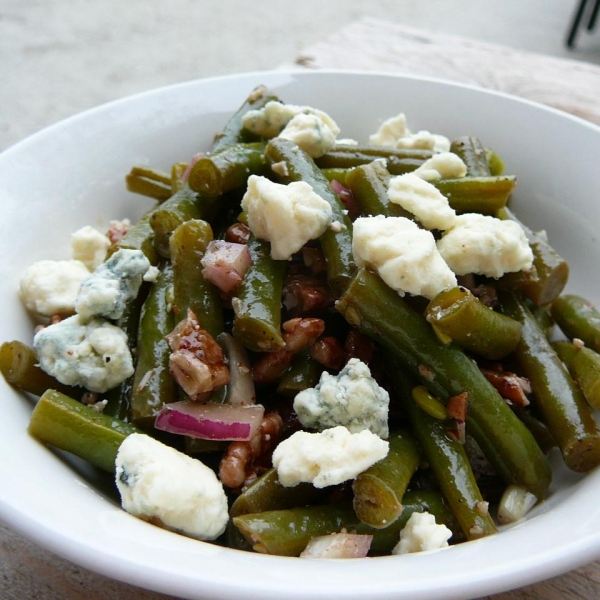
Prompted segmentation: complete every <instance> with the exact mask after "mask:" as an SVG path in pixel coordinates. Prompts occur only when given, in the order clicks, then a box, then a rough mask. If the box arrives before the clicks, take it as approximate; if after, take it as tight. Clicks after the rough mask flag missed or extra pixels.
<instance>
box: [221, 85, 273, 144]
mask: <svg viewBox="0 0 600 600" xmlns="http://www.w3.org/2000/svg"><path fill="white" fill-rule="evenodd" d="M277 99H278V98H277V96H275V95H274V94H271V93H269V91H268V90H267V88H266V87H265V86H264V85H260V86H258V87H256V88H255V89H254V90H253V91H252V93H251V94H250V95H249V96H248V98H247V99H246V101H245V102H244V103H243V104H242V106H240V108H239V109H238V110H237V112H236V113H235V114H234V115H233V116H232V117H231V118H230V119H229V121H228V122H227V124H226V125H225V127H224V129H223V131H222V132H221V133H219V134H217V135H216V136H215V140H214V143H213V146H212V148H211V152H213V153H215V152H219V151H220V150H222V149H223V148H226V147H227V146H231V145H232V144H237V143H239V142H242V143H245V142H255V141H258V139H257V136H256V135H255V134H253V133H250V132H249V131H248V130H247V129H245V128H244V126H243V125H242V119H243V117H244V115H245V114H246V113H247V112H248V111H250V110H259V109H261V108H262V107H263V106H265V104H267V102H270V101H271V100H277Z"/></svg>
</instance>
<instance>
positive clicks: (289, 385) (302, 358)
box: [277, 350, 323, 396]
mask: <svg viewBox="0 0 600 600" xmlns="http://www.w3.org/2000/svg"><path fill="white" fill-rule="evenodd" d="M322 372H323V367H322V366H321V364H320V363H318V362H317V361H316V360H315V359H314V358H311V356H310V353H309V351H308V350H302V351H301V352H298V353H297V354H296V356H295V357H294V360H293V361H292V364H291V365H290V368H289V369H288V370H287V371H286V372H285V373H284V374H283V375H282V376H281V378H280V380H279V384H278V385H277V393H278V394H283V395H285V396H295V395H296V394H297V393H298V392H302V391H303V390H306V389H308V388H312V387H315V385H317V383H318V381H319V377H320V376H321V373H322Z"/></svg>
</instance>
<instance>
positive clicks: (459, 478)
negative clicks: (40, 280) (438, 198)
mask: <svg viewBox="0 0 600 600" xmlns="http://www.w3.org/2000/svg"><path fill="white" fill-rule="evenodd" d="M271 100H277V98H276V97H275V96H274V95H273V94H271V93H270V92H268V91H267V90H265V89H263V88H259V89H257V90H255V91H254V92H253V93H252V94H251V95H250V96H249V98H248V99H247V101H246V102H245V103H244V104H243V105H242V107H241V108H240V110H239V111H238V112H237V113H236V114H235V115H234V116H233V117H232V118H231V119H230V121H229V122H228V123H227V124H226V125H225V127H224V129H223V132H222V133H220V134H219V135H218V136H217V137H216V139H215V141H214V144H213V146H212V148H211V149H210V152H209V153H207V154H205V155H202V156H200V157H197V160H194V161H192V162H191V163H189V164H186V163H177V164H175V165H173V166H172V173H171V174H166V173H162V172H161V171H159V170H155V169H152V168H147V167H134V168H133V169H132V170H131V172H130V173H129V174H128V175H127V186H128V189H129V190H131V191H133V192H136V193H139V194H143V195H146V196H150V197H153V198H155V199H156V200H157V204H156V206H155V207H154V208H152V209H151V210H150V211H148V212H147V213H146V214H145V215H144V216H143V217H142V218H141V219H140V220H139V221H138V222H137V223H135V224H133V225H132V226H131V228H130V229H129V230H128V232H127V233H126V234H125V235H124V236H123V237H122V238H121V239H120V240H119V241H117V242H115V243H114V244H113V246H112V247H111V248H110V250H109V253H108V254H109V256H110V255H112V254H114V252H116V251H118V250H119V249H136V250H141V251H142V252H143V253H144V255H145V256H146V257H147V258H148V260H149V261H150V263H151V264H152V265H156V266H157V267H158V268H159V270H160V273H159V275H158V278H157V279H156V281H155V282H154V283H152V284H144V286H143V287H142V288H141V291H140V294H139V296H138V297H137V298H135V299H134V300H133V301H131V302H130V303H129V305H128V306H127V310H126V312H125V314H124V315H123V317H122V318H121V319H120V320H119V321H118V323H117V324H118V325H119V326H120V327H121V328H122V329H123V330H124V331H125V332H126V333H127V336H128V339H129V344H130V347H131V348H132V349H135V352H134V357H135V360H136V365H135V373H134V375H133V376H132V377H131V378H129V379H128V380H126V381H125V382H123V383H122V384H121V385H119V386H118V387H116V388H114V389H112V390H110V391H108V392H107V393H106V394H105V395H103V396H102V397H103V398H105V399H106V400H107V403H106V406H105V407H104V410H103V411H102V412H98V411H96V410H93V409H92V408H90V407H88V406H87V405H86V404H85V403H84V402H82V401H81V399H82V398H83V397H85V394H86V390H83V389H79V388H74V387H72V386H68V385H64V384H63V383H60V382H59V381H57V380H56V379H55V378H54V377H52V376H51V375H48V374H47V373H45V372H44V371H42V370H41V369H40V367H39V366H38V365H37V356H36V352H35V350H34V349H33V348H32V347H29V346H28V345H26V344H24V343H22V342H19V341H11V342H5V343H4V344H2V346H1V348H0V369H1V370H2V373H3V375H4V377H5V378H6V380H7V381H8V382H9V383H11V384H12V385H13V386H15V387H16V388H19V389H21V390H23V391H25V392H28V393H30V394H32V395H34V396H40V399H39V401H38V402H37V404H36V407H35V409H34V412H33V415H32V419H31V423H30V427H29V431H30V433H31V434H32V435H33V436H35V437H36V438H38V439H40V440H42V441H43V442H45V443H47V444H49V445H51V446H54V447H57V448H60V449H63V450H66V451H68V452H71V453H73V454H75V455H77V456H80V457H83V458H85V459H87V460H88V461H89V462H90V463H91V464H92V465H94V466H96V467H98V468H100V469H103V470H106V471H108V472H113V471H114V469H115V457H116V454H117V451H118V449H119V446H120V444H121V443H122V442H123V440H124V439H125V438H126V437H127V436H129V435H130V434H132V433H134V432H140V431H142V432H145V433H148V434H150V435H152V436H155V437H158V438H159V439H161V440H163V441H165V442H167V443H169V444H171V445H173V446H175V447H176V448H178V449H180V450H182V451H184V452H186V453H188V454H191V455H193V456H195V457H198V458H199V459H200V460H202V462H204V463H205V464H207V465H209V466H211V467H212V468H214V469H215V471H217V472H219V469H220V468H221V469H222V468H223V462H222V461H224V460H226V457H227V456H228V453H229V455H231V453H234V452H238V451H239V452H242V451H247V452H250V450H249V445H248V443H246V442H228V441H211V440H200V439H192V438H185V437H182V436H175V435H171V434H165V433H164V432H160V431H157V430H156V429H154V421H155V418H156V415H157V413H158V411H159V410H160V409H161V408H162V407H164V406H165V405H167V404H170V403H173V402H175V401H178V400H181V399H182V398H184V397H185V394H183V392H182V390H181V388H180V387H179V386H178V385H177V382H176V381H175V379H174V378H173V377H172V376H171V373H170V371H169V354H170V352H171V351H170V349H169V344H168V342H167V336H169V334H170V333H171V332H172V331H173V329H174V328H175V327H176V325H177V323H178V322H179V321H180V320H181V319H183V318H184V317H185V315H187V314H189V311H191V312H192V313H194V314H195V315H196V316H197V318H198V321H199V322H200V324H201V326H202V328H203V329H204V330H205V331H206V332H207V333H208V334H209V335H210V336H212V338H214V339H217V338H218V339H219V342H220V343H221V344H222V345H223V344H224V342H223V341H222V340H223V338H221V337H220V336H221V334H223V332H226V333H228V334H231V335H232V336H233V339H234V340H235V341H237V343H241V344H242V345H243V347H244V348H245V351H246V352H247V353H248V355H249V359H248V360H249V362H250V363H251V365H252V367H253V372H254V380H255V383H256V390H257V402H258V403H260V404H262V405H264V406H265V409H266V413H265V419H267V421H268V419H271V420H272V422H273V423H275V425H274V430H273V431H274V432H275V433H274V434H273V437H272V439H270V440H269V439H268V438H266V437H265V438H263V439H262V440H261V444H259V445H260V446H261V447H260V448H259V449H258V450H257V449H256V448H254V449H253V450H252V452H250V454H251V456H250V459H249V460H248V461H247V463H245V467H246V469H245V470H243V473H242V475H243V476H242V478H241V480H239V481H237V482H236V483H235V484H231V485H229V487H228V489H227V493H228V496H229V499H230V523H229V526H228V529H227V532H226V534H225V535H224V536H222V537H221V538H219V539H218V540H217V541H216V543H220V544H224V545H228V546H230V547H233V548H238V549H243V550H254V551H258V552H263V553H268V554H276V555H286V556H298V555H300V553H301V552H302V551H303V550H304V548H305V547H306V545H307V544H308V542H309V541H310V540H311V539H312V538H315V537H318V536H323V535H327V534H330V533H334V532H340V531H342V530H344V529H345V530H346V531H348V532H354V533H358V534H369V535H372V536H373V541H372V544H371V548H370V555H381V554H389V553H390V552H391V551H392V549H393V548H394V546H395V545H396V543H397V542H398V537H399V532H400V530H401V529H402V528H403V527H404V525H405V524H406V522H407V521H408V519H409V517H410V515H411V514H412V513H414V512H422V511H425V510H426V511H429V512H430V513H432V514H434V515H435V517H436V521H437V522H438V523H444V524H445V525H446V526H447V527H448V528H449V529H450V530H451V531H452V533H453V537H452V540H451V543H457V542H460V541H463V540H472V539H476V538H480V537H482V536H487V535H491V534H495V533H496V532H497V520H496V519H495V507H496V506H498V503H500V505H501V507H502V508H503V509H506V508H507V507H506V506H505V505H503V503H506V500H505V499H503V493H504V492H505V490H506V489H507V488H508V489H510V490H513V491H514V490H515V489H516V490H518V491H519V492H520V493H522V494H523V495H529V496H530V497H532V498H533V503H535V502H538V503H539V502H542V501H543V500H544V499H545V498H546V496H547V494H548V489H549V486H550V483H551V478H552V473H551V469H550V466H549V462H548V459H547V454H548V452H550V451H553V450H554V449H558V450H559V451H560V453H561V454H562V456H563V458H564V462H565V464H566V466H567V467H568V468H570V469H572V470H574V471H577V472H588V471H590V470H591V469H593V468H594V467H595V466H597V465H598V463H599V462H600V436H599V434H598V429H597V425H596V420H595V418H594V415H593V408H600V354H599V353H600V313H599V312H598V311H597V310H596V309H595V308H594V307H593V306H591V304H590V303H589V302H588V301H586V300H585V299H583V298H580V297H578V296H574V295H561V293H562V291H563V289H564V286H565V284H566V281H567V277H568V266H567V263H566V262H565V261H564V259H562V258H561V257H560V256H559V255H558V254H557V253H556V251H555V250H554V249H553V248H552V247H551V246H550V244H549V243H548V241H547V239H546V238H545V237H544V236H543V235H540V234H537V233H535V232H532V231H530V230H529V229H527V228H526V227H525V226H524V225H522V227H523V228H524V230H525V232H526V235H527V238H528V241H529V244H530V247H531V249H532V251H533V255H534V263H533V264H534V266H533V268H532V269H531V270H529V271H527V272H523V271H521V272H518V273H509V274H506V275H503V276H502V277H500V278H498V279H491V278H485V277H483V276H465V277H462V278H460V279H459V282H460V283H461V285H460V286H459V287H456V288H453V289H451V290H447V291H445V292H442V293H440V294H439V295H437V296H436V297H435V298H433V300H431V301H429V302H428V301H427V300H426V299H424V298H422V297H414V296H413V297H410V296H405V297H401V296H400V295H399V294H397V293H396V292H395V291H394V290H392V289H391V288H390V287H388V285H386V283H384V282H383V280H382V279H381V278H380V277H379V275H378V274H377V273H375V272H373V271H371V270H369V269H367V268H365V267H357V265H356V262H355V260H354V257H353V252H352V222H353V220H354V219H355V218H356V217H357V216H361V215H384V216H392V217H398V216H404V217H408V218H413V217H412V216H411V215H410V214H408V213H407V212H406V211H405V210H404V209H402V208H400V207H399V206H398V205H397V204H393V203H391V202H390V201H389V199H388V195H387V187H388V183H389V181H390V178H391V177H393V176H395V175H398V174H404V173H409V172H411V171H413V170H415V169H416V168H418V167H419V166H420V165H421V164H423V162H424V161H425V160H427V159H428V158H430V157H431V156H432V152H430V151H428V150H401V149H394V148H386V147H383V146H360V145H358V146H355V145H345V144H337V145H336V146H335V147H334V149H333V150H331V151H329V152H327V153H325V154H324V155H323V156H321V157H319V158H316V159H313V158H311V157H310V156H309V155H308V154H307V153H306V152H304V151H303V150H302V149H300V148H299V147H298V146H297V145H295V144H294V143H293V142H290V141H288V140H285V139H281V138H279V137H275V138H272V139H262V138H260V137H258V136H257V135H254V134H252V133H251V132H249V131H248V130H246V129H244V127H243V125H242V118H243V115H244V114H246V113H247V112H248V111H249V110H254V109H259V108H261V107H263V106H265V104H266V103H267V102H268V101H271ZM451 151H452V152H453V153H455V154H457V155H458V156H460V157H461V159H462V160H463V162H464V163H465V165H466V166H467V174H466V176H465V177H463V178H460V179H458V178H456V179H441V180H439V181H436V182H435V183H434V184H435V186H436V187H437V188H438V190H440V191H441V192H442V193H443V194H444V195H445V196H447V197H448V199H449V202H450V205H451V207H452V208H453V209H455V210H456V211H457V213H459V214H461V213H469V212H478V213H481V214H485V215H492V216H495V217H498V218H500V219H510V220H513V221H516V217H515V215H514V214H513V213H512V212H511V210H510V209H509V208H508V206H507V203H508V200H509V198H510V194H511V193H512V191H513V189H514V187H515V184H516V178H515V177H514V176H511V175H504V174H502V169H503V167H502V162H501V160H500V159H499V157H498V156H496V155H495V154H494V153H493V152H491V151H490V150H487V149H486V148H485V147H484V145H483V144H482V143H481V142H480V140H479V139H477V138H474V137H464V138H460V139H458V140H455V141H454V142H453V143H452V145H451ZM273 165H277V168H275V167H274V168H272V166H273ZM282 165H283V167H282ZM252 174H254V175H263V176H266V177H268V178H270V179H272V180H274V181H276V182H278V183H281V184H289V183H292V182H297V181H303V182H307V183H308V184H309V185H310V186H311V187H312V189H313V190H314V191H315V192H316V193H317V194H318V195H319V196H320V197H321V198H322V199H324V200H325V201H326V202H327V203H328V204H329V205H330V207H331V210H332V215H333V219H334V220H335V221H338V222H339V223H340V224H341V226H340V227H338V228H336V229H333V228H328V229H326V231H325V233H323V235H321V236H320V238H319V239H318V241H316V242H311V243H309V244H308V245H307V246H306V247H305V248H304V249H303V251H302V252H301V253H298V254H297V255H295V256H294V257H293V259H292V260H290V261H285V260H274V259H273V258H271V256H270V252H269V243H268V242H267V241H264V240H261V239H259V238H258V237H256V236H254V235H252V234H251V232H249V230H248V228H247V226H246V224H245V215H244V214H243V213H241V208H240V200H241V197H242V195H243V194H244V192H245V190H246V182H247V180H248V177H249V176H250V175H252ZM334 181H335V184H333V183H332V182H334ZM213 239H228V240H235V241H242V242H243V243H245V244H247V246H248V249H249V252H250V256H251V258H252V262H251V266H250V268H249V269H248V271H247V272H246V274H245V276H244V278H243V280H242V282H241V283H240V284H239V287H238V288H237V289H236V291H235V298H234V299H233V300H232V298H233V296H232V294H224V293H220V292H219V290H218V289H217V288H216V287H215V286H214V285H213V284H212V283H210V282H209V281H207V280H206V279H205V277H204V275H203V272H202V265H201V264H200V259H201V258H202V256H203V255H204V253H205V251H206V248H207V246H208V244H209V243H210V242H211V241H212V240H213ZM290 298H291V299H293V302H290V301H289V300H290ZM282 301H283V302H282ZM293 319H306V320H312V321H311V322H313V324H314V322H316V321H319V323H321V330H320V333H319V335H318V336H316V338H315V339H312V340H311V341H310V342H309V343H308V345H306V346H305V347H299V348H295V347H294V348H291V347H290V343H289V336H288V333H287V331H288V330H287V329H286V327H287V325H286V324H288V323H289V322H290V320H293ZM556 324H557V325H558V326H559V327H560V330H561V331H562V332H563V333H564V336H565V337H566V338H568V340H565V339H562V340H558V339H556V340H555V339H554V337H553V336H555V333H556V328H555V325H556ZM349 357H358V358H361V359H362V360H363V361H364V362H367V363H368V364H369V365H370V368H371V371H372V373H373V376H374V377H375V378H376V379H377V380H378V382H379V383H380V384H381V385H382V386H383V387H385V388H386V389H387V390H388V391H389V393H390V416H389V429H390V436H389V453H388V456H387V457H386V458H385V459H383V460H382V461H380V462H378V463H376V464H374V465H373V466H372V467H370V468H369V469H367V470H366V471H364V472H363V473H361V474H360V475H359V476H358V477H356V479H354V480H353V481H350V482H346V483H342V484H339V485H336V486H332V487H330V488H324V489H317V488H316V487H314V486H313V485H311V484H309V483H301V484H300V485H297V486H295V487H284V486H282V485H281V484H280V483H279V480H278V476H277V471H276V470H275V469H274V468H272V466H271V462H270V461H271V453H272V451H273V449H274V447H275V446H276V445H277V443H278V442H279V441H280V440H283V439H285V438H286V437H289V436H290V435H291V434H292V433H293V432H295V431H297V430H298V429H299V424H298V421H297V420H296V416H295V414H294V411H293V408H292V403H293V399H294V396H295V395H296V394H297V393H298V392H299V391H302V390H305V389H308V388H311V387H314V386H315V385H316V383H317V382H318V380H319V377H320V375H321V373H323V372H324V371H326V370H327V371H329V372H331V373H336V372H338V371H339V370H340V369H341V367H342V366H343V365H344V364H345V362H346V361H347V360H348V358H349ZM148 372H152V373H154V374H155V375H156V376H155V377H153V378H152V379H151V381H148V382H146V381H145V376H146V374H147V373H148ZM227 389H228V387H227V386H224V387H223V388H221V389H219V390H217V391H215V392H214V393H213V394H212V396H211V397H210V398H209V399H208V401H209V402H223V401H226V398H227ZM592 407H593V408H592ZM268 426H269V425H268V422H267V424H266V425H265V427H268ZM269 431H270V430H269ZM265 440H267V441H265ZM235 444H237V446H234V445H235ZM244 444H246V446H244ZM227 460H229V459H227ZM522 516H523V514H516V515H515V516H514V519H518V518H520V517H522ZM514 519H513V520H514Z"/></svg>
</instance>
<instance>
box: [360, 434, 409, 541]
mask: <svg viewBox="0 0 600 600" xmlns="http://www.w3.org/2000/svg"><path fill="white" fill-rule="evenodd" d="M388 442H389V445H390V446H389V451H388V454H387V456H386V457H385V458H383V459H382V460H380V461H379V462H377V463H375V464H374V465H372V466H371V467H369V468H368V469H367V470H366V471H363V472H362V473H361V474H360V475H358V477H357V478H356V479H355V480H354V482H353V484H352V491H353V492H354V500H353V503H352V504H353V506H354V512H355V513H356V516H357V517H358V518H359V519H360V521H361V522H362V523H364V524H365V525H370V526H371V527H375V528H376V529H384V528H385V527H388V526H389V525H391V524H392V523H394V522H395V521H396V519H397V518H398V517H399V516H400V514H401V513H402V510H403V506H402V498H403V496H404V493H405V492H406V489H407V488H408V484H409V482H410V479H411V477H412V476H413V474H414V472H415V471H416V470H417V467H418V466H419V460H420V458H421V451H420V449H419V447H418V445H417V442H416V441H415V439H414V438H413V436H412V435H411V433H409V432H408V431H400V430H396V431H392V432H391V433H390V437H389V438H388Z"/></svg>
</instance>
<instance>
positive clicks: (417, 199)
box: [388, 173, 456, 229]
mask: <svg viewBox="0 0 600 600" xmlns="http://www.w3.org/2000/svg"><path fill="white" fill-rule="evenodd" d="M388 198H389V200H390V202H393V203H394V204H398V205H400V206H401V207H402V208H404V209H405V210H407V211H408V212H410V213H412V214H413V215H415V217H417V219H419V221H420V222H421V224H422V225H423V227H425V228H426V229H449V228H450V227H452V225H453V224H454V220H455V219H456V212H455V211H454V209H453V208H450V205H449V204H448V198H446V196H444V195H443V194H442V193H441V192H440V191H439V190H438V189H437V188H436V187H435V186H434V185H433V184H431V183H429V182H428V181H425V180H424V179H422V178H421V177H419V176H418V175H415V174H414V173H407V174H406V175H398V176H397V177H392V179H391V180H390V184H389V188H388Z"/></svg>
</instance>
